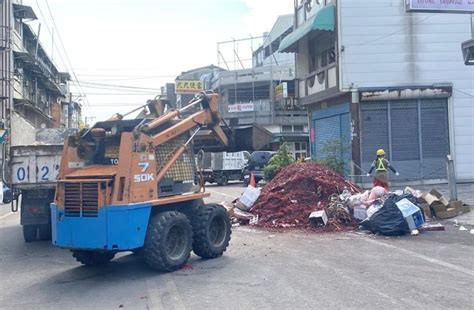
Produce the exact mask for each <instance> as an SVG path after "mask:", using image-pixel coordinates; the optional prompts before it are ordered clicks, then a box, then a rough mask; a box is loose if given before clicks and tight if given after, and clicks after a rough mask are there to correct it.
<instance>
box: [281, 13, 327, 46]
mask: <svg viewBox="0 0 474 310" xmlns="http://www.w3.org/2000/svg"><path fill="white" fill-rule="evenodd" d="M335 15H336V7H335V6H334V5H333V4H331V5H328V6H326V7H325V8H323V9H321V10H320V11H319V12H318V13H317V14H314V15H313V16H311V17H310V18H309V19H308V20H307V21H305V22H304V23H303V24H302V25H301V26H299V27H298V28H296V30H294V31H293V32H292V33H290V34H289V35H287V36H286V37H285V38H284V39H283V40H282V41H281V43H280V47H279V49H278V51H279V52H283V53H290V52H295V51H296V49H297V43H298V41H299V40H301V38H303V37H304V36H305V35H307V34H308V33H310V32H311V31H314V30H326V31H334V24H335Z"/></svg>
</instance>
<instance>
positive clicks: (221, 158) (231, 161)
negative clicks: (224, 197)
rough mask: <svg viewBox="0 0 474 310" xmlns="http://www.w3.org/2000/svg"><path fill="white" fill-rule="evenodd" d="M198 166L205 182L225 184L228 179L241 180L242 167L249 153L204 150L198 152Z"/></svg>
mask: <svg viewBox="0 0 474 310" xmlns="http://www.w3.org/2000/svg"><path fill="white" fill-rule="evenodd" d="M197 157H198V166H200V171H201V174H202V176H203V179H204V181H205V182H208V183H217V185H220V186H222V185H227V183H228V182H229V181H241V180H243V174H242V171H243V168H244V167H245V164H246V163H247V160H248V159H249V158H250V153H249V152H247V151H242V152H235V153H230V152H218V153H212V152H204V151H200V152H199V153H198V156H197Z"/></svg>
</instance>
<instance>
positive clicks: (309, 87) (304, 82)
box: [297, 64, 337, 98]
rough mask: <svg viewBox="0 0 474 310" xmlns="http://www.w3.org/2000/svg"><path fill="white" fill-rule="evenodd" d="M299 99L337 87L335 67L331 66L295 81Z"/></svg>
mask: <svg viewBox="0 0 474 310" xmlns="http://www.w3.org/2000/svg"><path fill="white" fill-rule="evenodd" d="M297 83H298V84H297V85H298V91H299V97H300V98H302V97H306V96H310V95H313V94H317V93H319V92H322V91H325V90H328V89H331V88H333V87H336V86H337V66H336V64H332V65H330V66H328V67H326V68H323V69H320V70H318V71H314V72H312V73H310V74H309V75H307V76H306V77H303V78H300V79H297Z"/></svg>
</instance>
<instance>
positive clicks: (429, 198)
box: [421, 193, 439, 206]
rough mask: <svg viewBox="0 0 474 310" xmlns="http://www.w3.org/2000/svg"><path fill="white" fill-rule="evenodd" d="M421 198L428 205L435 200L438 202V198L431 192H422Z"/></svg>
mask: <svg viewBox="0 0 474 310" xmlns="http://www.w3.org/2000/svg"><path fill="white" fill-rule="evenodd" d="M421 198H422V199H423V200H424V201H426V203H427V204H429V205H430V206H431V205H432V204H433V203H435V202H439V199H438V197H436V196H435V195H433V194H430V193H424V194H423V195H422V196H421Z"/></svg>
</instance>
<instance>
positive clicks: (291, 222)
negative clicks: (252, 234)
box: [250, 163, 360, 231]
mask: <svg viewBox="0 0 474 310" xmlns="http://www.w3.org/2000/svg"><path fill="white" fill-rule="evenodd" d="M344 190H346V191H349V192H350V193H351V194H353V193H359V192H360V189H359V187H357V186H356V185H354V184H353V183H351V182H349V181H347V180H345V179H344V177H343V176H341V175H340V174H338V173H336V172H334V171H333V170H330V169H328V168H326V167H325V166H322V165H320V164H316V163H296V164H292V165H290V166H288V167H285V168H283V169H282V170H281V171H280V172H279V173H278V174H277V175H276V176H275V178H274V179H273V180H271V181H270V182H269V183H268V184H267V185H265V186H264V187H263V188H262V190H261V193H260V196H259V198H258V200H257V201H256V203H255V204H254V205H253V207H252V209H251V211H250V212H251V213H252V214H254V215H258V223H257V226H261V227H267V228H272V227H275V228H290V227H295V228H309V227H312V226H311V224H310V221H309V220H308V217H309V215H310V214H311V213H312V212H313V211H318V210H326V213H327V214H328V217H329V220H328V224H327V225H326V226H325V227H323V228H321V229H322V230H324V231H341V230H348V229H349V230H350V229H352V228H354V227H355V225H356V222H355V221H354V220H353V219H352V218H349V217H346V216H342V217H340V216H339V215H338V213H337V212H336V213H334V212H330V210H328V207H330V205H331V201H333V202H334V201H335V199H334V197H337V196H338V195H339V194H341V193H342V192H343V191H344Z"/></svg>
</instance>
